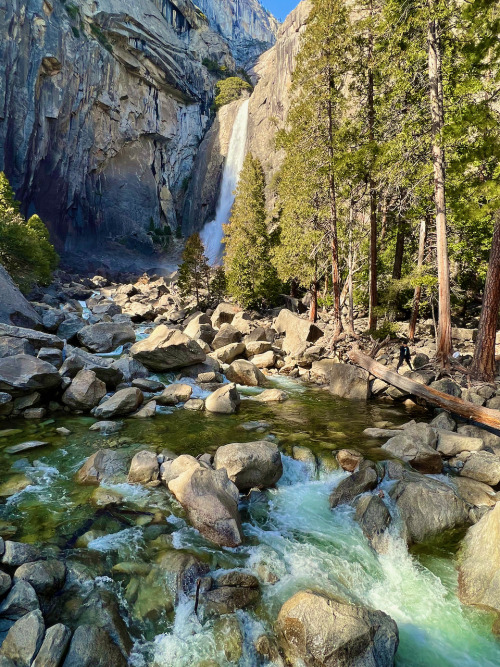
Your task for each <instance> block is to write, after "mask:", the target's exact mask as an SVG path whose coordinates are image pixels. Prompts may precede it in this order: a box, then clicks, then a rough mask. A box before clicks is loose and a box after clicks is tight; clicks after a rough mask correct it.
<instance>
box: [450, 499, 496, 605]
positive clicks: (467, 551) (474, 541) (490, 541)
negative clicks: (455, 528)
mask: <svg viewBox="0 0 500 667" xmlns="http://www.w3.org/2000/svg"><path fill="white" fill-rule="evenodd" d="M459 563H460V565H459V576H458V593H459V596H460V599H461V600H462V602H465V604H471V605H476V606H478V607H481V608H483V609H484V608H486V609H492V610H494V611H496V612H500V503H497V504H496V506H495V507H494V508H493V509H492V510H491V511H490V512H487V513H486V514H485V515H484V516H483V517H482V518H481V519H480V520H479V521H478V522H477V523H476V524H475V525H474V526H471V528H469V530H468V531H467V534H466V536H465V537H464V539H463V541H462V544H461V550H460V558H459Z"/></svg>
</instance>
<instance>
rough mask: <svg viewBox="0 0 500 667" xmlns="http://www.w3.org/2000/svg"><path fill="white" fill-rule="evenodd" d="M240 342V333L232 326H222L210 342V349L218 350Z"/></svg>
mask: <svg viewBox="0 0 500 667" xmlns="http://www.w3.org/2000/svg"><path fill="white" fill-rule="evenodd" d="M240 341H241V332H240V331H238V329H236V328H235V327H233V325H232V324H223V325H222V326H221V328H220V329H219V331H218V332H217V333H216V334H215V337H214V339H213V341H212V347H213V349H214V350H218V349H219V348H220V347H226V345H230V344H231V343H239V342H240Z"/></svg>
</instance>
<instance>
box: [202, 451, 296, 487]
mask: <svg viewBox="0 0 500 667" xmlns="http://www.w3.org/2000/svg"><path fill="white" fill-rule="evenodd" d="M214 467H215V469H216V470H220V469H221V468H224V469H225V470H226V471H227V475H228V477H229V479H230V480H231V481H232V482H234V484H235V485H236V486H237V487H238V489H239V490H240V491H244V490H247V489H251V488H253V487H256V488H260V489H262V488H265V487H267V486H273V485H274V484H276V482H277V481H278V480H279V479H280V478H281V476H282V474H283V464H282V461H281V454H280V452H279V450H278V447H277V446H276V445H275V444H273V443H271V442H268V441H267V440H257V441H256V442H244V443H240V442H235V443H231V444H229V445H224V446H223V447H219V448H218V449H217V452H216V453H215V458H214Z"/></svg>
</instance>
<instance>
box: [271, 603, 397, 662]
mask: <svg viewBox="0 0 500 667" xmlns="http://www.w3.org/2000/svg"><path fill="white" fill-rule="evenodd" d="M277 631H278V635H279V638H280V640H281V644H282V647H283V649H284V651H285V654H286V656H287V658H288V660H289V661H290V662H291V664H294V665H295V664H300V662H302V663H303V664H305V665H307V666H308V667H323V666H324V667H367V666H368V665H370V666H371V667H391V666H392V665H393V664H394V656H395V653H396V650H397V648H398V643H399V633H398V627H397V625H396V623H395V622H394V621H393V620H392V618H391V617H390V616H387V614H384V612H382V611H375V610H372V609H369V608H368V607H359V606H356V605H353V604H350V603H348V602H344V601H342V600H339V599H336V598H332V597H328V596H327V595H324V594H322V593H318V592H313V591H300V592H299V593H296V594H295V595H294V596H293V597H291V598H290V599H289V600H287V601H286V602H285V604H284V605H283V606H282V607H281V610H280V612H279V615H278V620H277Z"/></svg>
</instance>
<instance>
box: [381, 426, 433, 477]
mask: <svg viewBox="0 0 500 667" xmlns="http://www.w3.org/2000/svg"><path fill="white" fill-rule="evenodd" d="M436 440H437V436H436V432H435V431H434V429H432V428H431V427H430V426H429V425H428V424H413V425H411V426H408V428H405V429H404V431H403V432H402V433H401V434H400V435H396V436H394V437H393V438H391V439H390V440H388V441H387V442H386V443H385V445H382V449H385V450H386V451H387V452H390V453H391V454H392V455H393V456H395V457H397V458H399V459H402V460H403V461H406V462H407V463H409V464H410V465H412V466H413V467H414V468H415V470H418V471H419V472H424V473H440V472H441V470H442V469H443V462H442V460H441V456H440V454H439V453H438V452H437V451H436V449H435V446H436Z"/></svg>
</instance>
